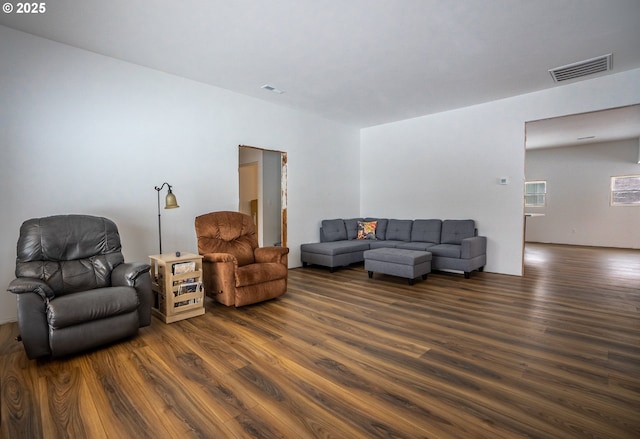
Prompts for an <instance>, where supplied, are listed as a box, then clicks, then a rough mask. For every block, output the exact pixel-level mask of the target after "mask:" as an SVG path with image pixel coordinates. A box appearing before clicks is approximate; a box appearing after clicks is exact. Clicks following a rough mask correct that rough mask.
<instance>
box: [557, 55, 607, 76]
mask: <svg viewBox="0 0 640 439" xmlns="http://www.w3.org/2000/svg"><path fill="white" fill-rule="evenodd" d="M609 70H611V54H610V53H609V54H607V55H604V56H598V57H596V58H591V59H588V60H586V61H579V62H576V63H573V64H569V65H566V66H562V67H556V68H554V69H551V70H549V73H550V74H551V77H552V78H553V80H554V82H562V81H567V80H569V79H575V78H582V77H583V76H587V75H593V74H594V73H600V72H606V71H609Z"/></svg>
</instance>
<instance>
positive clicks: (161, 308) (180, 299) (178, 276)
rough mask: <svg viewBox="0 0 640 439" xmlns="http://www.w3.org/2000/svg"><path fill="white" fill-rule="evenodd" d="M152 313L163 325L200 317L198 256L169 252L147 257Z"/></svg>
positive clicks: (201, 311) (200, 268)
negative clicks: (151, 293)
mask: <svg viewBox="0 0 640 439" xmlns="http://www.w3.org/2000/svg"><path fill="white" fill-rule="evenodd" d="M149 260H150V265H151V291H152V292H153V308H152V312H153V314H154V315H155V316H156V317H158V318H160V319H161V320H162V321H163V322H165V323H173V322H177V321H178V320H183V319H188V318H191V317H195V316H200V315H202V314H204V297H205V295H204V287H203V285H202V256H200V255H196V254H193V253H182V254H181V255H180V256H176V255H175V254H173V253H170V254H169V253H165V254H160V255H151V256H149Z"/></svg>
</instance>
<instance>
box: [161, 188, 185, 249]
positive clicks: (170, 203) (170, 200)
mask: <svg viewBox="0 0 640 439" xmlns="http://www.w3.org/2000/svg"><path fill="white" fill-rule="evenodd" d="M165 186H167V188H168V192H167V197H166V200H165V206H164V208H165V209H175V208H176V207H180V206H178V203H177V202H176V197H175V195H173V192H172V191H171V185H170V184H169V183H167V182H166V181H165V182H164V183H162V186H160V187H158V186H156V187H155V190H156V191H157V192H158V243H159V246H160V254H162V225H161V221H160V218H161V217H160V191H161V190H162V188H163V187H165Z"/></svg>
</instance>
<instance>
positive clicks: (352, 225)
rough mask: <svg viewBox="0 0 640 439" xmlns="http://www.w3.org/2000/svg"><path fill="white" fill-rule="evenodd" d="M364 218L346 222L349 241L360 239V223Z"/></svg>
mask: <svg viewBox="0 0 640 439" xmlns="http://www.w3.org/2000/svg"><path fill="white" fill-rule="evenodd" d="M361 221H362V218H350V219H346V220H344V226H345V228H346V229H347V239H356V238H357V237H358V223H359V222H361Z"/></svg>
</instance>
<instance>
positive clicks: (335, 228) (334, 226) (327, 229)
mask: <svg viewBox="0 0 640 439" xmlns="http://www.w3.org/2000/svg"><path fill="white" fill-rule="evenodd" d="M322 234H323V235H324V241H325V242H333V241H343V240H345V239H347V228H346V227H345V225H344V220H342V219H331V220H322Z"/></svg>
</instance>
